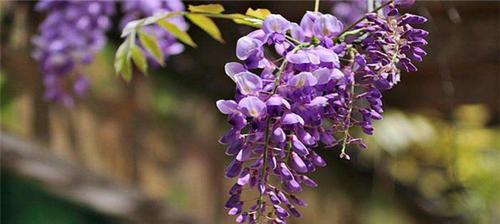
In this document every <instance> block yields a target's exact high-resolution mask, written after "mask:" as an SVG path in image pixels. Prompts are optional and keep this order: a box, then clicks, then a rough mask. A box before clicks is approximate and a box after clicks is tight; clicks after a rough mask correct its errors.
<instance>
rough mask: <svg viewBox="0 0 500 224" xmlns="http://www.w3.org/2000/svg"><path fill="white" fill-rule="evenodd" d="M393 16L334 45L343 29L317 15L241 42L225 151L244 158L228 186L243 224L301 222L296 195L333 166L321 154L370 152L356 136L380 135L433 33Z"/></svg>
mask: <svg viewBox="0 0 500 224" xmlns="http://www.w3.org/2000/svg"><path fill="white" fill-rule="evenodd" d="M389 12H391V13H386V15H383V16H379V15H378V14H368V15H367V19H366V20H365V21H363V22H362V23H361V24H358V25H357V26H356V28H358V29H360V31H359V33H358V34H354V35H353V36H354V38H353V39H351V38H346V39H343V40H340V39H341V38H339V39H338V41H342V42H334V41H333V38H337V36H338V35H339V33H340V32H342V30H343V24H342V23H341V22H340V21H339V20H338V19H337V18H335V17H334V16H331V15H325V14H321V13H316V12H307V13H306V14H305V15H304V17H303V18H302V20H301V22H300V25H298V24H296V23H290V22H288V21H287V20H286V19H284V18H283V17H281V16H279V15H270V16H268V17H267V18H266V19H265V21H264V23H263V28H262V29H260V30H257V31H254V32H252V33H250V34H248V35H246V36H244V37H242V38H240V39H239V40H238V43H237V47H236V55H237V57H238V59H240V60H243V63H241V64H240V63H237V62H231V63H228V64H226V66H225V71H226V74H227V75H228V76H229V77H230V78H231V79H233V80H234V81H235V83H236V86H237V91H236V94H235V100H219V101H217V107H218V108H219V110H220V111H221V112H222V113H223V114H227V115H228V121H229V124H230V125H231V129H230V130H229V131H228V132H226V133H225V134H224V136H223V137H222V138H221V139H220V142H221V143H222V144H226V145H227V147H226V154H227V155H230V156H233V157H234V159H233V160H232V162H231V163H230V164H229V166H228V167H227V169H226V176H228V177H234V178H237V181H236V184H235V185H234V186H233V188H232V189H231V190H230V195H231V196H230V198H229V200H228V202H227V203H226V207H227V208H228V209H229V212H228V213H229V214H230V215H238V217H237V218H236V221H237V222H240V223H242V222H247V223H256V222H261V221H262V220H261V219H268V220H267V221H269V222H273V223H286V219H287V218H288V217H289V216H293V217H300V216H301V214H300V212H299V211H298V210H297V209H296V208H295V207H294V205H299V206H304V205H305V202H304V201H302V200H300V199H298V198H297V197H296V196H295V193H296V192H300V191H301V190H302V188H303V186H309V187H316V186H317V183H316V182H315V181H314V180H312V179H311V178H309V177H308V176H306V174H307V173H310V172H313V171H315V170H316V169H317V168H319V167H324V166H326V162H325V160H324V159H323V158H322V157H321V156H320V155H319V154H318V153H317V152H316V151H317V149H318V146H323V147H325V148H333V147H334V146H336V145H337V144H339V143H342V144H340V145H343V146H345V145H349V144H356V145H359V146H361V147H365V145H364V144H363V142H362V141H361V139H360V138H354V137H352V135H351V133H349V131H350V129H351V128H352V127H353V126H358V127H360V128H361V130H362V131H363V132H365V133H366V134H372V133H373V131H374V130H373V126H372V122H373V121H374V120H379V119H381V118H382V112H383V109H382V93H383V91H384V90H387V89H390V88H392V87H393V86H394V85H395V84H396V83H397V82H398V81H399V79H400V77H399V76H400V73H401V70H403V71H415V70H416V67H415V66H414V64H413V60H416V61H420V60H422V57H423V56H425V55H426V53H425V51H424V50H423V49H422V48H421V47H422V46H423V45H425V44H426V43H427V42H426V41H425V40H424V39H423V38H424V37H425V36H426V35H427V34H428V33H427V32H426V31H424V30H421V29H415V28H413V27H412V26H411V25H412V24H419V23H422V22H425V18H423V17H419V16H415V15H409V14H407V15H404V16H398V15H397V10H395V8H394V4H392V5H390V6H389ZM287 38H295V39H296V40H298V41H299V42H301V43H300V44H295V42H293V41H286V39H287ZM318 40H319V41H318ZM264 49H265V50H266V54H264ZM268 51H269V52H268ZM272 55H275V57H273V56H272ZM276 62H279V63H278V64H276ZM334 135H338V136H341V137H340V138H339V139H336V138H335V137H334ZM340 150H341V151H340V155H341V158H349V155H348V154H347V153H346V152H345V150H346V148H345V147H343V148H341V149H340ZM271 179H273V180H274V181H271ZM275 182H277V183H279V186H274V185H273V184H274V183H275ZM243 185H245V186H248V187H247V188H246V189H245V190H253V191H255V192H256V193H257V194H258V199H257V200H256V201H255V202H254V203H251V204H249V205H248V206H246V207H243V206H242V205H243V204H244V203H243V202H242V201H240V195H241V194H242V192H243V188H241V186H243ZM292 203H293V204H294V205H292ZM243 208H247V209H246V210H245V209H243ZM264 214H265V216H264Z"/></svg>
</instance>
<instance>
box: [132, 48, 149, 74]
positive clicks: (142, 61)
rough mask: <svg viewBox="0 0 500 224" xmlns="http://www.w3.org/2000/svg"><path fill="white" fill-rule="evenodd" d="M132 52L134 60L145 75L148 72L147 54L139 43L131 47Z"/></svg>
mask: <svg viewBox="0 0 500 224" xmlns="http://www.w3.org/2000/svg"><path fill="white" fill-rule="evenodd" d="M130 53H131V54H132V60H133V61H134V64H135V65H136V66H137V68H139V70H141V72H142V73H143V74H145V75H147V74H148V61H147V60H146V56H145V55H144V52H142V49H141V48H140V47H138V46H137V45H134V46H132V48H131V49H130Z"/></svg>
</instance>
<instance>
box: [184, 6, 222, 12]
mask: <svg viewBox="0 0 500 224" xmlns="http://www.w3.org/2000/svg"><path fill="white" fill-rule="evenodd" d="M188 10H189V11H190V12H200V13H215V14H220V13H221V12H224V7H223V6H222V5H220V4H207V5H189V7H188Z"/></svg>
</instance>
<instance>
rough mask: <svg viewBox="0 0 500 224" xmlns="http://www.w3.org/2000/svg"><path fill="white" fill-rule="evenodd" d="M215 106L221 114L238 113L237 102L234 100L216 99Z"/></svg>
mask: <svg viewBox="0 0 500 224" xmlns="http://www.w3.org/2000/svg"><path fill="white" fill-rule="evenodd" d="M216 105H217V108H218V109H219V111H220V112H221V113H223V114H233V113H238V112H239V111H238V104H237V103H236V101H234V100H217V102H216Z"/></svg>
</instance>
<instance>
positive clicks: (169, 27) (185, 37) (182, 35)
mask: <svg viewBox="0 0 500 224" xmlns="http://www.w3.org/2000/svg"><path fill="white" fill-rule="evenodd" d="M157 24H158V25H160V26H161V27H163V29H165V30H166V31H167V32H169V33H170V34H172V35H173V36H174V37H175V38H177V39H179V40H180V41H182V42H184V43H185V44H187V45H189V46H191V47H196V44H195V43H194V42H193V39H191V37H190V36H189V34H187V33H186V32H184V31H182V30H181V29H179V27H177V26H176V25H174V24H172V23H170V22H168V21H166V20H160V21H158V22H157Z"/></svg>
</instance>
